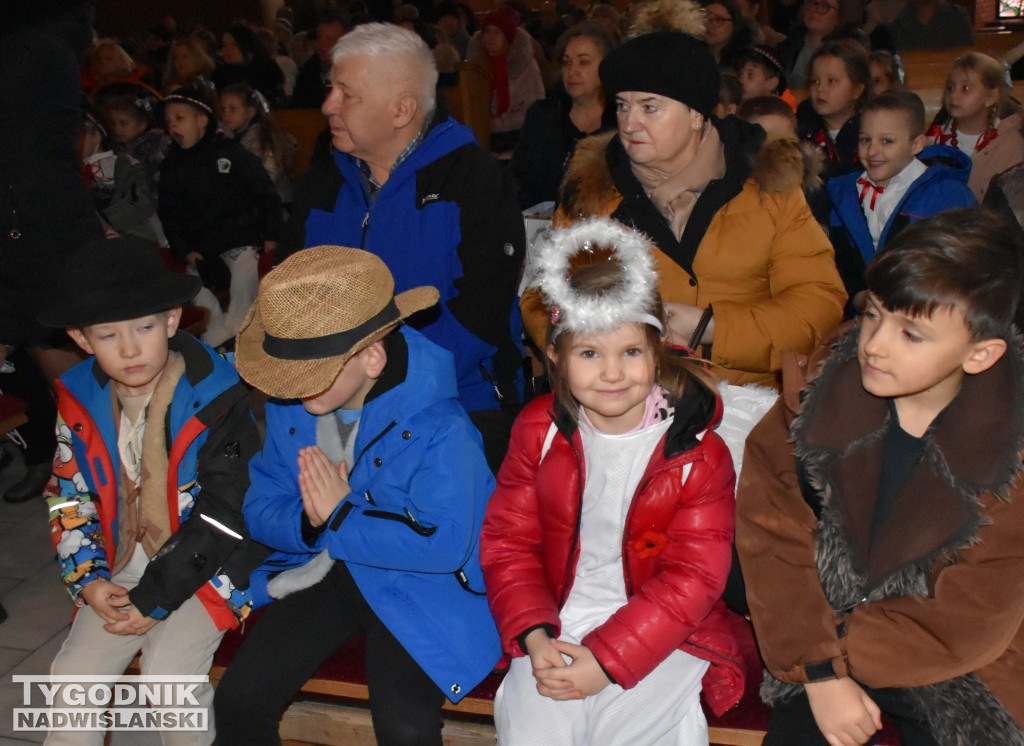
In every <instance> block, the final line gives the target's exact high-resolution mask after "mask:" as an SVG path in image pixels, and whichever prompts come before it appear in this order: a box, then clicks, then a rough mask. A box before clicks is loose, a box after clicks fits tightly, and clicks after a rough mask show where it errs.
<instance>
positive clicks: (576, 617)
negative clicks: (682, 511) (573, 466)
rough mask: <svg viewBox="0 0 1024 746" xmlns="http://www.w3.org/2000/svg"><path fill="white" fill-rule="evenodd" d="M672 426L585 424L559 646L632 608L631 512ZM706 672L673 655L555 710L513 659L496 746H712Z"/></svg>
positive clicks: (498, 704) (499, 698)
mask: <svg viewBox="0 0 1024 746" xmlns="http://www.w3.org/2000/svg"><path fill="white" fill-rule="evenodd" d="M671 422H672V420H671V419H668V420H664V421H661V422H657V423H655V424H653V425H650V426H649V427H647V428H644V429H643V430H640V431H637V432H630V433H625V434H621V435H609V434H606V433H601V432H599V431H597V430H594V429H593V428H592V427H590V426H588V425H587V424H586V423H585V422H580V435H581V437H582V440H583V451H584V454H585V457H586V464H587V482H586V485H585V487H584V490H583V513H582V516H581V520H580V557H579V561H578V563H577V565H576V576H575V578H574V580H573V586H572V589H571V591H570V592H569V597H568V598H567V599H566V602H565V605H564V606H563V607H562V610H561V612H560V613H559V619H560V620H561V624H562V633H561V636H560V637H559V639H560V640H565V641H567V642H572V643H577V644H578V643H579V642H580V640H581V639H582V638H583V637H585V636H586V635H587V634H589V633H590V632H591V631H592V630H593V629H595V628H596V627H598V626H600V625H601V624H602V623H604V621H605V620H607V619H608V617H610V616H611V615H612V614H613V613H614V612H615V611H616V610H617V609H619V608H620V607H621V606H623V605H625V604H626V602H627V598H626V588H625V582H624V580H623V568H622V536H623V533H624V531H625V525H626V514H627V513H628V511H629V506H630V501H631V499H632V496H633V494H634V493H635V491H636V488H637V485H638V484H639V482H640V478H641V477H642V476H643V473H644V471H645V469H646V467H647V464H648V462H649V461H650V458H651V454H652V453H653V451H654V448H655V447H656V446H657V445H658V443H659V442H660V440H661V437H662V436H663V435H664V434H665V431H666V430H668V428H669V425H670V424H671ZM686 473H687V474H688V473H689V470H688V469H687V470H686ZM684 479H685V476H684ZM567 660H568V659H567ZM707 667H708V664H707V662H706V661H703V660H700V659H699V658H696V657H694V656H691V655H689V654H687V653H684V652H682V651H681V650H676V651H674V652H673V653H672V654H671V655H670V656H669V657H668V658H666V659H665V660H664V661H662V662H661V663H660V664H659V665H658V667H657V668H655V669H654V671H652V672H651V673H650V674H648V675H647V676H646V677H644V679H643V680H641V681H640V683H639V684H637V685H636V686H635V687H633V688H632V689H623V688H622V687H620V686H618V685H617V684H610V685H608V686H606V687H605V688H604V689H602V690H601V691H600V692H598V693H597V694H595V695H593V696H590V697H587V698H586V699H583V700H571V701H565V702H557V701H555V700H553V699H550V698H548V697H544V696H542V695H541V694H539V693H538V692H537V689H536V679H534V677H533V670H532V666H531V663H530V658H529V656H523V657H520V658H515V659H513V661H512V664H511V666H510V667H509V671H508V674H507V675H506V676H505V679H504V681H503V682H502V684H501V687H500V688H499V689H498V692H497V695H496V697H495V700H494V719H495V724H496V726H497V731H498V743H499V744H501V745H502V746H521V745H522V746H526V745H536V746H540V745H542V744H543V746H562V745H563V744H564V745H566V746H568V745H570V744H571V745H572V746H582V745H583V744H590V745H592V746H616V745H617V744H623V745H624V744H629V746H645V745H648V744H649V745H651V746H655V745H656V746H696V745H700V746H707V743H708V730H707V721H706V720H705V718H704V712H703V710H702V709H701V706H700V701H699V698H700V687H701V678H702V677H703V676H704V672H705V671H706V670H707Z"/></svg>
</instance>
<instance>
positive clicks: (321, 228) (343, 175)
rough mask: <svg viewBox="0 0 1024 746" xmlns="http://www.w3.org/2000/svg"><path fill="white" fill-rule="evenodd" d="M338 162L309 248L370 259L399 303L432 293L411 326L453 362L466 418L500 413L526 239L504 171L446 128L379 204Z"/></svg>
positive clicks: (339, 158) (440, 126)
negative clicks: (415, 291) (390, 280)
mask: <svg viewBox="0 0 1024 746" xmlns="http://www.w3.org/2000/svg"><path fill="white" fill-rule="evenodd" d="M334 161H335V165H336V166H337V170H338V172H339V173H340V177H339V178H338V179H337V180H336V181H335V183H333V184H330V183H327V182H324V183H323V184H322V186H321V191H323V192H324V193H323V194H319V195H317V199H316V206H318V207H320V208H321V209H310V210H309V215H308V218H307V219H306V224H305V230H306V233H305V245H306V246H322V245H341V246H352V247H356V248H361V249H365V250H366V251H370V252H373V253H374V254H376V255H377V256H379V257H380V258H381V259H383V260H384V263H385V264H387V265H388V269H390V270H391V274H392V275H394V278H395V293H401V292H404V291H405V290H408V289H409V288H413V287H417V286H419V285H433V286H434V287H436V288H437V289H438V290H439V291H440V293H441V300H440V303H439V304H438V308H437V309H431V311H429V312H426V313H424V314H419V315H418V316H417V317H416V318H414V319H413V320H412V321H411V322H410V323H412V325H413V326H414V327H416V328H417V329H419V330H420V331H422V332H423V333H424V334H425V335H426V336H427V338H428V339H430V340H431V341H433V342H436V343H437V344H439V345H441V346H442V347H444V348H445V349H447V350H449V351H451V352H452V353H453V354H454V355H455V365H456V375H457V380H458V387H459V401H460V402H461V403H462V405H463V406H464V407H465V409H466V411H467V412H475V411H478V410H482V409H497V408H499V407H500V406H501V401H500V400H499V398H498V397H497V396H496V394H495V391H496V388H498V389H500V391H501V394H502V396H503V397H506V398H507V397H511V396H515V394H513V392H514V391H516V390H517V389H521V380H519V378H518V377H519V373H520V369H521V367H522V365H521V363H522V349H521V346H519V344H518V342H517V340H518V339H519V328H518V327H516V328H513V325H514V324H517V323H518V307H517V302H516V297H515V292H516V284H517V282H518V279H519V270H520V268H521V266H522V263H523V257H524V256H525V245H526V237H525V229H524V227H523V218H522V214H521V213H520V212H519V207H518V203H517V201H516V189H515V185H514V184H513V182H512V179H511V177H510V176H509V174H508V173H507V171H506V170H505V169H503V168H502V167H501V166H500V165H499V164H498V163H497V162H496V161H495V160H494V158H493V157H492V156H491V155H490V154H488V153H486V152H484V151H483V150H482V149H481V148H480V147H479V146H478V145H477V144H476V141H475V140H474V139H473V131H472V130H471V129H469V128H468V127H466V126H464V125H461V124H459V123H458V122H456V121H455V120H454V119H451V118H447V119H443V120H441V119H437V120H436V121H435V122H434V124H433V126H432V128H431V129H430V130H429V131H428V132H427V134H426V136H425V137H424V139H423V141H422V142H421V143H420V145H419V146H418V147H417V148H416V149H415V150H414V151H413V152H412V153H411V154H410V155H409V157H408V158H407V159H406V160H405V161H403V162H402V163H401V164H400V165H399V166H398V168H396V169H395V171H394V172H393V173H392V174H391V175H390V176H389V177H388V180H387V181H386V182H385V183H384V185H383V186H382V187H381V189H380V191H379V192H377V194H376V196H373V197H371V194H370V191H369V188H368V186H367V182H366V181H365V179H364V176H363V172H362V170H361V168H360V165H359V161H358V160H357V159H356V158H354V157H353V156H350V155H347V154H345V153H341V152H337V151H335V152H334ZM334 188H337V194H336V196H333V195H329V194H327V192H331V191H332V190H333V189H334ZM296 200H297V201H300V199H299V197H298V196H297V197H296ZM328 205H329V207H328ZM297 212H299V214H301V209H299V210H297ZM431 314H432V315H431Z"/></svg>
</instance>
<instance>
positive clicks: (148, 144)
mask: <svg viewBox="0 0 1024 746" xmlns="http://www.w3.org/2000/svg"><path fill="white" fill-rule="evenodd" d="M103 111H104V113H105V114H106V117H107V122H108V123H109V125H110V126H109V130H110V132H111V133H112V136H113V140H114V148H113V149H114V154H115V156H116V158H117V159H116V160H115V162H114V196H113V198H112V199H111V202H110V205H109V206H108V207H107V209H106V210H104V211H103V217H105V218H106V219H107V222H108V223H110V225H111V227H112V228H114V230H116V231H117V232H118V233H120V234H121V235H128V236H137V237H139V238H143V239H145V240H147V241H151V242H152V243H155V244H158V245H159V246H166V245H167V237H166V236H165V235H164V231H163V228H162V227H161V225H160V219H159V218H158V217H157V215H156V194H157V190H156V182H157V176H158V174H159V172H160V162H161V161H162V160H163V159H164V155H165V154H166V152H167V148H168V146H169V145H170V138H169V137H167V135H166V134H164V132H163V131H162V130H159V129H153V128H152V124H153V112H152V108H151V103H150V101H149V100H143V99H139V98H136V97H135V96H116V97H114V98H112V99H110V100H109V101H107V102H106V103H105V104H104V105H103Z"/></svg>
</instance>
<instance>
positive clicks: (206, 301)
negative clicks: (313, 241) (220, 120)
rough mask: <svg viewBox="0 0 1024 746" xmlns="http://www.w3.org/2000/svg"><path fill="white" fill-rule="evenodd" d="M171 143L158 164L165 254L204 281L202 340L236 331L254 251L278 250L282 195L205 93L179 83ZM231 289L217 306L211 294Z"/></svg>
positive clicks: (250, 283) (251, 289)
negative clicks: (223, 124) (225, 127)
mask: <svg viewBox="0 0 1024 746" xmlns="http://www.w3.org/2000/svg"><path fill="white" fill-rule="evenodd" d="M164 115H165V118H166V120H167V133H168V134H169V135H170V136H171V140H172V143H171V147H170V150H169V152H168V153H167V157H166V158H165V159H164V161H163V163H162V164H161V165H160V197H159V205H158V214H159V216H160V222H161V223H162V224H163V227H164V232H165V233H166V234H167V242H168V244H169V245H170V248H171V252H172V253H173V254H174V256H175V257H176V258H177V259H178V260H179V261H181V262H183V263H185V264H187V265H188V266H189V268H190V269H191V270H193V271H195V272H196V273H197V274H198V275H199V277H200V278H202V280H203V286H204V289H203V290H201V291H200V293H199V295H198V296H196V305H198V306H202V307H203V308H205V309H206V310H207V311H209V312H210V318H209V321H208V323H207V327H206V331H205V332H204V333H203V341H204V342H207V343H208V344H211V345H213V346H214V347H216V346H218V345H221V344H223V343H224V342H227V341H228V340H230V339H232V338H233V337H234V336H235V332H237V331H238V327H239V326H241V323H242V320H243V319H244V318H245V313H246V311H248V310H249V306H250V305H252V302H253V300H254V299H255V298H256V291H257V289H258V288H259V277H258V274H257V263H258V261H259V252H260V251H272V250H274V249H275V248H276V247H277V237H278V234H279V232H280V228H281V199H280V197H279V196H278V194H277V190H276V189H275V188H274V184H273V182H271V180H270V177H269V176H267V172H266V171H265V170H264V169H263V165H262V164H261V163H260V161H259V159H258V158H257V157H256V156H254V155H253V154H252V153H250V152H249V151H248V150H246V149H245V148H244V147H243V146H242V145H241V144H239V143H237V142H235V141H232V140H229V139H227V138H226V137H224V136H223V135H222V134H220V133H218V132H217V117H216V116H215V113H214V107H213V106H212V105H211V104H210V103H209V102H208V101H207V100H206V95H205V94H204V93H203V92H202V91H199V90H197V89H193V88H179V89H178V90H176V91H175V92H174V93H172V94H170V95H169V96H167V98H165V99H164ZM228 288H230V292H231V301H230V303H229V305H228V307H227V310H226V311H223V310H222V309H221V306H220V303H219V301H218V300H217V297H216V296H215V295H214V291H222V290H226V289H228Z"/></svg>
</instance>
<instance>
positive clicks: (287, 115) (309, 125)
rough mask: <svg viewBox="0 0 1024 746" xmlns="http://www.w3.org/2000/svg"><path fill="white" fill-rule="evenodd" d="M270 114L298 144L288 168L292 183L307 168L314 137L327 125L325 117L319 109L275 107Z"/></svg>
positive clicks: (314, 143)
mask: <svg viewBox="0 0 1024 746" xmlns="http://www.w3.org/2000/svg"><path fill="white" fill-rule="evenodd" d="M271 114H272V115H273V117H274V119H275V121H277V123H278V125H280V127H281V129H283V130H284V131H285V132H287V133H288V134H290V135H291V136H292V137H294V138H295V142H297V143H298V145H299V149H298V150H297V151H296V152H295V159H294V160H293V161H292V166H291V168H290V169H288V178H289V179H291V181H292V183H293V184H294V183H295V181H296V180H297V179H298V178H299V177H300V176H302V174H304V173H306V169H307V168H309V160H310V158H312V157H313V148H314V146H315V145H316V139H317V137H318V136H319V135H320V133H321V132H323V131H324V129H326V127H327V117H325V116H324V115H323V113H322V112H321V111H320V110H319V109H275V110H274V111H272V112H271Z"/></svg>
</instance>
